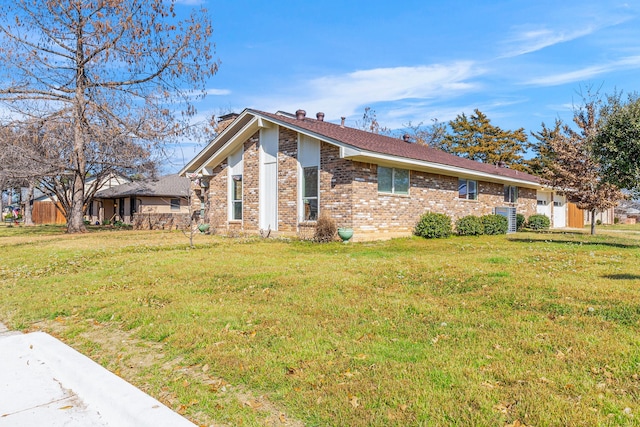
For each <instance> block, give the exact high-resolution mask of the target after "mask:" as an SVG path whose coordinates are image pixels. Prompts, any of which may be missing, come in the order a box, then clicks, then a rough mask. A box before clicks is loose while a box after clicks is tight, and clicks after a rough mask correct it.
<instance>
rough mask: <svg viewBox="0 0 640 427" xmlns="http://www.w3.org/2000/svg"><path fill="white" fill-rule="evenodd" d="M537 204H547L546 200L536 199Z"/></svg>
mask: <svg viewBox="0 0 640 427" xmlns="http://www.w3.org/2000/svg"><path fill="white" fill-rule="evenodd" d="M538 206H547V201H546V200H540V199H538Z"/></svg>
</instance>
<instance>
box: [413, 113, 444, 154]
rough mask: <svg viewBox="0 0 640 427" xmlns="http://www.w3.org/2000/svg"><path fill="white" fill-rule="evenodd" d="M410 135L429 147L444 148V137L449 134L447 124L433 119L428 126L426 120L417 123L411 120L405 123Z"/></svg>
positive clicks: (418, 142)
mask: <svg viewBox="0 0 640 427" xmlns="http://www.w3.org/2000/svg"><path fill="white" fill-rule="evenodd" d="M405 127H406V130H407V133H408V134H409V137H410V138H412V139H413V140H414V141H415V142H416V143H417V144H422V145H427V146H429V147H433V148H438V149H441V150H442V149H444V148H446V147H444V139H445V136H446V135H447V124H446V123H442V122H439V121H438V119H433V120H432V121H431V125H429V126H426V125H425V124H424V122H420V123H418V124H416V125H414V124H413V123H411V122H409V123H407V124H406V125H405Z"/></svg>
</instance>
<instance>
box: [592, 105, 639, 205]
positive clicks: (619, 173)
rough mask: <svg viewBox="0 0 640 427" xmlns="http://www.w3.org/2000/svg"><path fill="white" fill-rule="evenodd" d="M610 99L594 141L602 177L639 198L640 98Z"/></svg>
mask: <svg viewBox="0 0 640 427" xmlns="http://www.w3.org/2000/svg"><path fill="white" fill-rule="evenodd" d="M615 101H616V100H615V99H613V100H612V99H611V98H610V99H609V108H608V109H607V110H606V111H605V114H604V117H603V120H602V125H601V126H600V129H599V131H598V133H597V135H596V136H595V138H594V144H593V146H594V152H595V155H596V156H597V158H598V160H599V162H600V164H601V167H602V175H603V177H604V178H605V179H606V180H607V181H608V182H610V183H612V184H615V185H617V186H619V187H620V188H626V189H628V190H630V191H632V192H633V193H634V195H635V196H640V97H638V95H637V94H633V95H630V96H629V99H628V102H626V103H620V102H615Z"/></svg>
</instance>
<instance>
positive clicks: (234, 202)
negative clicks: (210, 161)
mask: <svg viewBox="0 0 640 427" xmlns="http://www.w3.org/2000/svg"><path fill="white" fill-rule="evenodd" d="M228 162H229V219H230V220H232V221H241V220H242V174H243V171H244V167H243V162H242V147H240V149H239V150H238V151H236V152H234V153H232V154H231V155H229V158H228Z"/></svg>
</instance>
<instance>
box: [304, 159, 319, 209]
mask: <svg viewBox="0 0 640 427" xmlns="http://www.w3.org/2000/svg"><path fill="white" fill-rule="evenodd" d="M302 170H303V173H302V203H303V204H304V214H303V218H302V219H303V220H304V221H316V220H317V219H318V168H317V167H315V166H311V167H306V168H303V169H302Z"/></svg>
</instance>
